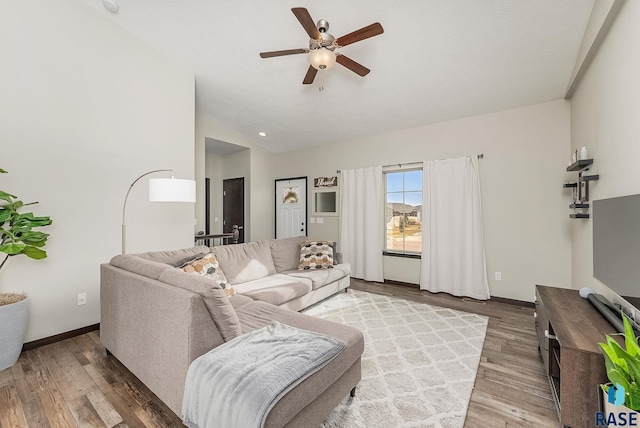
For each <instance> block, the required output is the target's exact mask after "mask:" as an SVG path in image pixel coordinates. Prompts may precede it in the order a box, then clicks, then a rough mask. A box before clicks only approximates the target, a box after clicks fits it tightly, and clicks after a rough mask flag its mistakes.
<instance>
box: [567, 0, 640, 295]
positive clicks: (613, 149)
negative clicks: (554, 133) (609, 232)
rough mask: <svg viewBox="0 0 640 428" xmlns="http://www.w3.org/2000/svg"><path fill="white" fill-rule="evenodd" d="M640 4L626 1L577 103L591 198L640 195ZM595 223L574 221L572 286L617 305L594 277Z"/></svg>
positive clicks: (575, 139) (575, 134)
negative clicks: (591, 175)
mask: <svg viewBox="0 0 640 428" xmlns="http://www.w3.org/2000/svg"><path fill="white" fill-rule="evenodd" d="M639 22H640V2H637V1H628V2H626V3H625V4H624V5H623V7H622V10H621V11H620V14H619V15H618V17H617V19H616V21H615V23H614V24H613V26H612V27H611V30H610V32H609V34H608V35H607V37H606V39H605V41H604V43H603V44H602V46H601V47H600V50H599V51H598V53H597V55H596V57H595V58H594V60H593V62H592V63H591V66H590V67H589V69H588V70H587V72H586V73H585V75H584V77H583V79H582V81H581V82H580V84H579V85H578V87H577V90H576V92H575V93H574V95H573V97H572V99H571V150H570V151H569V152H568V153H565V157H566V158H567V159H568V158H569V156H570V154H571V152H572V151H573V150H574V149H575V148H578V149H579V148H580V147H583V146H585V147H587V149H588V150H589V152H590V156H589V157H593V159H594V163H593V168H592V171H593V172H595V173H599V174H600V180H599V181H597V182H594V183H592V185H591V186H590V189H589V190H590V196H591V197H590V199H591V200H594V199H603V198H610V197H616V196H624V195H632V194H637V193H640V172H639V171H640V170H639V169H638V165H637V159H639V158H640V142H639V138H640V120H639V119H638V112H640V78H639V76H640V56H639V55H638V52H640V26H638V23H639ZM592 239H593V238H592V222H591V220H580V221H578V220H575V221H573V222H572V248H573V250H572V272H573V275H572V278H573V281H572V287H573V288H577V289H579V288H582V287H591V288H593V289H595V290H597V291H598V292H600V293H602V294H604V295H605V296H606V297H609V298H610V299H612V300H614V301H617V298H616V297H615V296H614V295H613V293H612V292H611V291H610V290H609V289H608V288H607V287H606V286H605V285H604V284H602V283H601V282H600V281H598V280H597V279H595V278H593V276H592V275H593V245H592V244H593V243H592Z"/></svg>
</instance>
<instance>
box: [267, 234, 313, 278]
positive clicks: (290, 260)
mask: <svg viewBox="0 0 640 428" xmlns="http://www.w3.org/2000/svg"><path fill="white" fill-rule="evenodd" d="M306 240H307V237H306V236H295V237H293V238H284V239H271V240H270V241H269V247H270V248H271V257H272V258H273V264H274V265H275V267H276V272H284V271H287V270H293V269H298V261H299V259H300V245H301V244H302V243H303V242H304V241H306Z"/></svg>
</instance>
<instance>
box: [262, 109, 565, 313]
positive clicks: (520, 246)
mask: <svg viewBox="0 0 640 428" xmlns="http://www.w3.org/2000/svg"><path fill="white" fill-rule="evenodd" d="M569 116H570V111H569V103H568V102H566V101H563V100H560V101H554V102H550V103H544V104H538V105H533V106H528V107H521V108H516V109H512V110H507V111H503V112H498V113H493V114H487V115H482V116H476V117H470V118H465V119H460V120H455V121H450V122H444V123H438V124H434V125H427V126H422V127H418V128H412V129H406V130H402V131H397V132H392V133H388V134H383V135H375V136H372V137H368V138H364V139H361V140H355V141H345V142H341V143H338V144H332V145H325V146H321V147H314V148H311V149H307V150H300V151H295V152H287V153H281V154H279V155H278V156H277V158H276V167H275V170H276V171H277V177H276V178H286V177H297V176H308V177H309V181H308V182H309V186H310V187H309V194H310V192H311V187H312V186H313V178H315V177H331V176H334V175H336V170H338V169H351V168H359V167H364V166H374V165H389V164H393V163H407V162H413V161H422V160H428V159H442V158H452V157H459V156H465V155H475V154H478V153H484V159H482V160H480V176H481V183H482V197H483V213H484V227H485V247H486V255H487V267H488V271H489V274H490V278H489V283H490V288H491V293H492V295H494V296H500V297H506V298H511V299H518V300H523V301H532V300H533V294H534V286H535V284H547V285H555V286H559V287H569V286H570V283H571V277H570V262H571V257H570V249H571V244H570V230H569V228H570V221H569V218H568V215H569V209H568V205H569V203H570V201H569V195H568V194H567V193H566V192H563V190H562V183H563V180H564V178H565V175H564V169H565V167H566V162H565V160H566V154H567V152H568V147H569V144H570V131H569V129H570V125H569ZM310 209H311V206H309V210H310ZM309 236H311V237H313V238H325V239H337V236H338V218H336V217H325V218H324V223H323V224H321V225H318V224H317V223H315V224H313V223H310V224H309ZM384 270H385V278H386V279H393V280H398V281H403V282H411V283H417V282H419V274H420V271H419V261H416V260H407V259H400V258H397V257H385V260H384ZM495 271H500V272H502V280H501V281H495V280H494V279H493V278H494V275H493V273H494V272H495Z"/></svg>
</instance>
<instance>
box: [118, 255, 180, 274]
mask: <svg viewBox="0 0 640 428" xmlns="http://www.w3.org/2000/svg"><path fill="white" fill-rule="evenodd" d="M110 263H111V264H112V265H113V266H116V267H119V268H120V269H124V270H126V271H129V272H133V273H137V274H138V275H142V276H146V277H147V278H152V279H158V278H160V275H161V274H162V272H164V271H166V270H169V269H173V268H172V267H171V266H169V265H168V264H165V263H160V262H156V261H153V260H148V259H144V258H142V257H139V256H138V255H136V254H120V255H117V256H114V257H113V258H112V259H111V262H110Z"/></svg>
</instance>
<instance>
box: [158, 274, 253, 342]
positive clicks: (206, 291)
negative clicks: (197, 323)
mask: <svg viewBox="0 0 640 428" xmlns="http://www.w3.org/2000/svg"><path fill="white" fill-rule="evenodd" d="M158 279H159V280H160V281H162V282H164V283H165V284H169V285H173V286H176V287H180V288H184V289H185V290H189V291H191V292H194V293H197V294H199V295H201V296H202V299H203V301H204V304H205V306H206V307H207V310H208V311H209V314H210V315H211V319H212V320H213V322H214V323H215V324H216V327H218V330H219V331H220V334H221V335H222V337H223V339H224V340H225V341H229V340H231V339H233V338H234V337H237V336H240V335H241V334H242V329H241V327H240V321H239V320H238V315H237V314H236V311H235V309H234V308H233V306H232V305H231V302H229V298H228V297H227V295H226V294H225V293H224V290H222V289H221V288H220V286H219V285H218V284H216V283H215V282H213V281H212V280H211V279H209V278H206V277H204V276H201V275H193V274H190V273H186V272H184V271H182V270H181V269H176V268H170V270H166V271H164V272H162V274H161V275H160V278H158Z"/></svg>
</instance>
